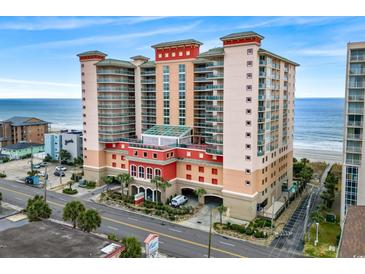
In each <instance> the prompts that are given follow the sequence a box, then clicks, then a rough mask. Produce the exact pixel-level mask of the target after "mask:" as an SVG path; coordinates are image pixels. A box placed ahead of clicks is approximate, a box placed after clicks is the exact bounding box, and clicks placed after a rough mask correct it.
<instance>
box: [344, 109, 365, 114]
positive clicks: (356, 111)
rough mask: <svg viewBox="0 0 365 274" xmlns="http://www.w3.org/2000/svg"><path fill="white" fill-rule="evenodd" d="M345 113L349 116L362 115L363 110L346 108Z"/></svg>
mask: <svg viewBox="0 0 365 274" xmlns="http://www.w3.org/2000/svg"><path fill="white" fill-rule="evenodd" d="M347 113H349V114H363V113H364V108H348V109H347Z"/></svg>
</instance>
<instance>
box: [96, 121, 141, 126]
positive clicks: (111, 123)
mask: <svg viewBox="0 0 365 274" xmlns="http://www.w3.org/2000/svg"><path fill="white" fill-rule="evenodd" d="M134 124H135V122H134V120H132V121H128V122H99V125H100V126H125V125H134Z"/></svg>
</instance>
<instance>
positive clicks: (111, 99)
mask: <svg viewBox="0 0 365 274" xmlns="http://www.w3.org/2000/svg"><path fill="white" fill-rule="evenodd" d="M98 99H99V100H105V101H121V100H135V98H134V97H133V96H112V95H110V96H106V95H105V96H98Z"/></svg>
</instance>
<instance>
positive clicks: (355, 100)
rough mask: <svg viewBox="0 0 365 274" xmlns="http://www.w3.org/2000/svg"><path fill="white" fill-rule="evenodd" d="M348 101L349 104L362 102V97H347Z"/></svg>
mask: <svg viewBox="0 0 365 274" xmlns="http://www.w3.org/2000/svg"><path fill="white" fill-rule="evenodd" d="M348 101H351V102H364V96H362V95H349V96H348Z"/></svg>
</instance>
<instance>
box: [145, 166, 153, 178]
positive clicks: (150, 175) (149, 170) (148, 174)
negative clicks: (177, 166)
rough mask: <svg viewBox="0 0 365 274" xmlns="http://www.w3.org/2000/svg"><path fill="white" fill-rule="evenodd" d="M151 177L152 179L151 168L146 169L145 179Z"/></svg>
mask: <svg viewBox="0 0 365 274" xmlns="http://www.w3.org/2000/svg"><path fill="white" fill-rule="evenodd" d="M152 177H153V170H152V168H150V167H148V168H146V179H152Z"/></svg>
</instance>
